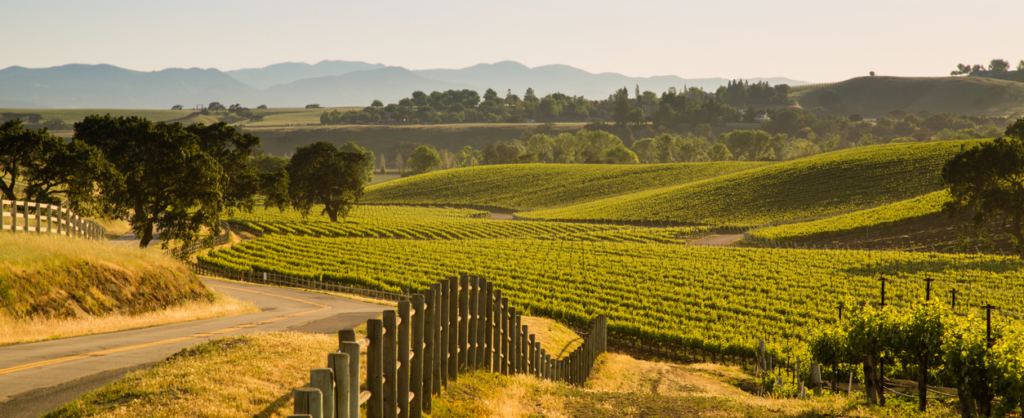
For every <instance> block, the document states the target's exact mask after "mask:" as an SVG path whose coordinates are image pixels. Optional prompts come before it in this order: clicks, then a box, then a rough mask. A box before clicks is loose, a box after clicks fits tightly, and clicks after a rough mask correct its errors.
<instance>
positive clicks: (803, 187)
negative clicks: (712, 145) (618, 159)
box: [519, 140, 978, 226]
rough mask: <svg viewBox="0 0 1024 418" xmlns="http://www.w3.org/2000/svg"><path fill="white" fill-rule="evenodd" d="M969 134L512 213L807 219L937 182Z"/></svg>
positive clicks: (734, 221)
mask: <svg viewBox="0 0 1024 418" xmlns="http://www.w3.org/2000/svg"><path fill="white" fill-rule="evenodd" d="M977 142H978V141H977V140H973V141H948V142H931V143H915V144H890V145H874V146H867V147H859V148H852V149H847V150H842V151H837V152H832V153H826V154H820V155H818V156H814V157H810V158H804V159H799V160H793V161H789V162H785V163H779V164H773V165H769V166H766V167H761V168H756V169H752V170H747V171H743V172H739V173H735V174H730V175H725V176H720V177H716V178H712V179H708V180H704V181H699V182H694V183H690V184H684V185H681V186H671V187H665V188H660V189H654V190H648V191H642V192H638V193H631V194H626V195H622V196H617V197H612V198H607V199H602V200H596V201H592V202H587V203H582V204H578V205H575V206H569V207H565V208H560V209H551V210H543V211H537V212H527V213H522V214H519V216H520V217H522V218H525V219H538V220H598V221H637V220H645V221H671V222H679V223H686V224H710V225H728V226H754V225H762V224H765V223H769V222H788V221H797V220H803V219H815V218H821V217H825V216H829V215H834V214H839V213H843V212H848V211H854V210H860V209H865V208H869V207H872V206H877V205H880V204H884V203H889V202H895V201H899V200H904V199H908V198H911V197H914V196H919V195H922V194H926V193H931V192H934V191H937V190H939V189H941V187H942V185H941V184H940V178H939V171H940V170H941V168H942V165H943V164H944V163H945V161H946V160H947V159H948V158H949V157H951V156H952V155H953V154H955V153H956V152H957V151H959V150H960V146H961V145H970V144H974V143H977Z"/></svg>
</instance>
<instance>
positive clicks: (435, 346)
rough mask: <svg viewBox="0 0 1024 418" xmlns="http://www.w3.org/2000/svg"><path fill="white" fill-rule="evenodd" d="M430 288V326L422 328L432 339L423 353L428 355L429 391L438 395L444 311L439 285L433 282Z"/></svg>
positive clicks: (441, 377)
mask: <svg viewBox="0 0 1024 418" xmlns="http://www.w3.org/2000/svg"><path fill="white" fill-rule="evenodd" d="M430 290H432V291H433V292H434V295H433V296H431V297H430V300H429V302H430V305H429V309H430V328H429V329H428V328H424V332H429V333H430V334H431V335H432V337H433V340H431V342H430V351H429V352H427V353H426V354H425V355H427V356H430V365H431V367H430V369H431V371H430V376H431V379H430V384H431V391H430V393H433V394H437V395H439V394H441V381H442V380H443V379H444V377H445V369H444V368H443V367H441V358H442V357H444V355H445V352H444V351H443V350H444V341H441V327H443V326H444V323H442V322H441V315H442V314H443V313H444V307H443V306H441V285H440V284H439V283H434V284H432V285H430ZM424 321H426V320H424Z"/></svg>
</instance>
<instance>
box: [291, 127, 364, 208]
mask: <svg viewBox="0 0 1024 418" xmlns="http://www.w3.org/2000/svg"><path fill="white" fill-rule="evenodd" d="M364 159H365V157H364V156H363V154H361V153H357V152H346V151H342V150H340V149H338V147H335V146H334V144H331V143H330V142H325V141H321V142H316V143H313V144H309V145H306V146H302V147H298V148H296V149H295V155H293V156H292V158H291V161H289V162H288V166H287V167H286V171H287V172H288V179H289V185H288V195H289V196H290V197H291V204H292V206H293V207H294V208H295V209H297V210H299V212H300V213H302V214H303V216H305V215H308V214H309V212H310V210H312V208H313V205H316V204H322V205H324V208H323V211H322V213H325V214H327V216H328V217H329V218H330V219H331V222H338V215H341V217H342V218H344V217H345V216H348V212H349V210H351V209H352V206H354V205H355V204H356V203H357V202H358V201H359V198H360V197H362V195H363V185H364V183H363V179H364V176H365V173H364V171H363V161H364Z"/></svg>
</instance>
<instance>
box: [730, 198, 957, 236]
mask: <svg viewBox="0 0 1024 418" xmlns="http://www.w3.org/2000/svg"><path fill="white" fill-rule="evenodd" d="M948 199H949V193H948V192H946V191H945V190H942V191H938V192H934V193H929V194H926V195H924V196H919V197H916V198H913V199H908V200H903V201H899V202H896V203H891V204H888V205H883V206H879V207H876V208H871V209H866V210H862V211H857V212H852V213H846V214H842V215H838V216H833V217H829V218H825V219H819V220H816V221H811V222H801V223H795V224H788V225H780V226H775V227H769V228H763V229H758V230H756V231H753V232H751V233H750V235H751V236H752V237H753V238H755V239H762V240H764V239H770V240H791V239H794V238H808V237H812V236H823V235H840V234H847V233H851V232H854V231H857V230H861V229H868V228H884V227H886V226H887V225H890V224H893V223H897V222H901V221H906V220H909V219H913V218H919V217H922V216H927V215H933V214H936V213H939V212H940V211H941V210H942V203H943V202H945V201H946V200H948Z"/></svg>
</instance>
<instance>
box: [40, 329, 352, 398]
mask: <svg viewBox="0 0 1024 418" xmlns="http://www.w3.org/2000/svg"><path fill="white" fill-rule="evenodd" d="M337 344H338V342H337V338H336V337H331V336H327V335H320V334H301V333H273V334H255V335H246V336H240V337H228V338H222V339H218V340H213V341H210V342H206V343H202V344H199V345H196V346H194V347H192V348H188V349H185V350H182V351H180V352H178V353H177V354H175V355H173V356H171V357H169V358H168V359H166V360H164V361H162V362H160V363H158V364H157V365H155V366H154V367H153V368H151V369H148V370H141V371H137V372H133V373H131V374H129V375H128V376H126V377H125V378H123V379H121V380H119V381H117V382H114V383H110V384H107V385H106V386H104V387H102V388H100V389H97V390H95V391H92V392H89V393H87V394H85V395H83V396H82V397H80V398H79V399H76V400H74V401H72V402H69V403H68V404H66V405H64V406H63V407H61V408H59V409H57V410H56V411H53V412H51V413H49V414H48V415H47V416H48V417H62V418H70V417H137V416H168V417H198V416H203V417H237V416H263V417H272V416H276V417H284V416H287V415H288V414H290V413H291V410H292V405H293V401H292V399H291V393H292V391H294V390H295V389H296V388H299V387H302V386H306V385H307V384H308V382H309V370H310V369H315V368H321V367H324V365H325V364H326V362H327V353H328V352H330V351H332V350H335V349H337Z"/></svg>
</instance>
